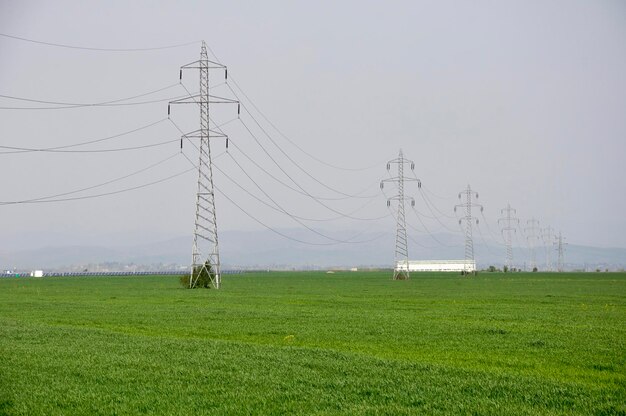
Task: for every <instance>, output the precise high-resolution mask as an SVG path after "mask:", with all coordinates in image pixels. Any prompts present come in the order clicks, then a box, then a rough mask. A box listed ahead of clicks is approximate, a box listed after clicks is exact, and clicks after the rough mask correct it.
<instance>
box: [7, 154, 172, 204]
mask: <svg viewBox="0 0 626 416" xmlns="http://www.w3.org/2000/svg"><path fill="white" fill-rule="evenodd" d="M176 156H178V153H174V154H173V155H172V156H168V157H166V158H165V159H162V160H160V161H158V162H156V163H153V164H151V165H149V166H146V167H145V168H142V169H139V170H136V171H134V172H132V173H129V174H127V175H124V176H120V177H118V178H115V179H111V180H108V181H106V182H102V183H99V184H97V185H92V186H88V187H86V188H81V189H76V190H73V191H69V192H63V193H60V194H54V195H48V196H42V197H38V198H30V199H25V200H21V201H0V205H15V204H31V203H36V202H48V201H45V200H48V199H53V198H58V197H61V196H67V195H73V194H77V193H80V192H84V191H89V190H91V189H95V188H100V187H102V186H105V185H110V184H112V183H115V182H119V181H121V180H124V179H127V178H130V177H131V176H135V175H138V174H140V173H143V172H145V171H147V170H150V169H152V168H154V167H156V166H159V165H161V164H163V163H165V162H167V161H168V160H170V159H173V158H174V157H176Z"/></svg>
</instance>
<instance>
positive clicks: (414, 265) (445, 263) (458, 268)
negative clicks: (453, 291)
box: [396, 260, 476, 272]
mask: <svg viewBox="0 0 626 416" xmlns="http://www.w3.org/2000/svg"><path fill="white" fill-rule="evenodd" d="M396 270H405V271H406V270H407V264H406V262H403V261H400V262H398V264H397V265H396ZM463 270H465V271H468V272H474V271H476V261H474V260H467V261H465V260H409V264H408V271H409V272H462V271H463Z"/></svg>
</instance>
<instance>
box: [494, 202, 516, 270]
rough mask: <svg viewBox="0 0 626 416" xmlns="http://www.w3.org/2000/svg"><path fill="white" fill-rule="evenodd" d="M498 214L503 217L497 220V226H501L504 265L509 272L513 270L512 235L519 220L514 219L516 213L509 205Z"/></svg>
mask: <svg viewBox="0 0 626 416" xmlns="http://www.w3.org/2000/svg"><path fill="white" fill-rule="evenodd" d="M500 213H501V214H502V215H504V217H502V218H499V219H498V224H500V226H501V232H502V236H503V237H504V244H505V246H506V259H505V262H504V265H505V266H506V267H507V268H508V269H509V270H511V269H512V268H513V233H515V232H517V226H518V225H519V219H517V218H516V217H515V215H516V214H517V211H516V210H515V209H514V208H511V204H506V208H502V209H501V210H500Z"/></svg>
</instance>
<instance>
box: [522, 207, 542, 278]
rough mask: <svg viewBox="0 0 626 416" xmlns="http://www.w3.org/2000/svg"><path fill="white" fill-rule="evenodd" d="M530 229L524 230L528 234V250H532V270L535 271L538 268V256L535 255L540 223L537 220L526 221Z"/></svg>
mask: <svg viewBox="0 0 626 416" xmlns="http://www.w3.org/2000/svg"><path fill="white" fill-rule="evenodd" d="M526 224H527V225H528V227H526V228H524V231H525V232H527V234H526V241H527V242H528V248H529V249H530V270H531V271H534V270H535V269H536V268H537V256H536V255H535V242H536V240H538V239H539V234H538V232H539V230H540V228H539V221H538V220H537V219H535V218H531V219H529V220H528V221H526Z"/></svg>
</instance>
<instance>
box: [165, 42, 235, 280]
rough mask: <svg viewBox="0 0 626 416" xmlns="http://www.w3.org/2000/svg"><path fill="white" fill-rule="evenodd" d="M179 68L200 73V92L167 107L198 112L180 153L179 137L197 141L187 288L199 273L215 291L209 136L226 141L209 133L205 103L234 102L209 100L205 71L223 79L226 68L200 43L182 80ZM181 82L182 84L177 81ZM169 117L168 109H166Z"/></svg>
mask: <svg viewBox="0 0 626 416" xmlns="http://www.w3.org/2000/svg"><path fill="white" fill-rule="evenodd" d="M183 69H198V70H199V72H200V92H199V93H198V94H196V95H193V96H189V97H185V98H181V99H178V100H174V101H170V104H196V105H197V106H198V107H199V109H200V129H199V130H196V131H194V132H192V133H188V134H185V135H183V137H182V138H181V142H180V143H181V150H182V146H183V138H185V139H191V138H197V139H199V141H200V145H199V146H198V149H199V153H200V154H199V159H198V183H197V188H196V189H197V191H196V214H195V225H194V233H193V245H192V249H191V278H190V279H189V287H191V288H193V287H195V286H196V284H197V282H198V278H199V277H200V276H201V275H202V274H206V275H208V276H209V278H210V285H211V286H212V287H214V288H215V289H219V288H220V285H221V265H220V252H219V244H218V236H217V217H216V214H215V188H214V186H213V164H212V160H211V144H210V140H209V139H210V138H211V137H225V138H226V146H227V147H228V138H227V137H226V135H224V134H223V133H221V132H219V131H213V130H211V129H210V127H209V123H210V118H209V104H212V103H234V104H239V103H238V101H236V100H230V99H227V98H222V97H213V96H211V95H210V94H209V70H210V69H222V70H224V77H226V76H227V75H226V74H227V72H226V71H227V69H226V66H224V65H222V64H220V63H218V62H213V61H209V58H208V53H207V46H206V43H205V42H204V41H202V46H201V48H200V60H198V61H195V62H192V63H190V64H187V65H184V66H182V67H181V68H180V79H181V80H182V78H183ZM181 82H182V81H181ZM167 114H168V117H169V115H170V106H169V105H168V109H167Z"/></svg>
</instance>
